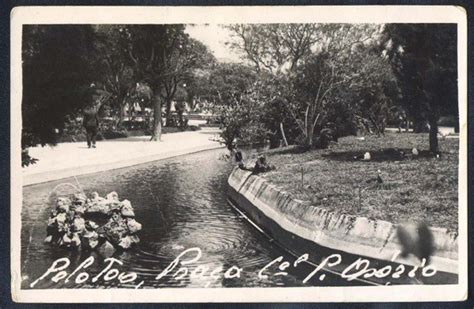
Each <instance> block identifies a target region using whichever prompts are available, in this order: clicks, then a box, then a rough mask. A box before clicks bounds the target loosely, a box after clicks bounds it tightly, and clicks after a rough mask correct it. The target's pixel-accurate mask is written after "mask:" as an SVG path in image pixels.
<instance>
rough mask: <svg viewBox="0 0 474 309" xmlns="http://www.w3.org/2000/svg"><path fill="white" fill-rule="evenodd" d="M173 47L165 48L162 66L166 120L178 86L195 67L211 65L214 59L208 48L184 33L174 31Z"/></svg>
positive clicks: (189, 76)
mask: <svg viewBox="0 0 474 309" xmlns="http://www.w3.org/2000/svg"><path fill="white" fill-rule="evenodd" d="M176 35H177V37H176V38H174V39H173V42H174V47H173V48H170V49H167V50H166V51H167V53H166V55H165V57H166V59H165V61H164V67H163V90H162V96H163V98H164V101H165V108H166V109H165V110H166V120H167V123H168V120H169V118H170V111H171V104H172V101H173V99H174V97H175V95H176V92H177V91H178V88H179V87H180V86H182V85H183V84H186V83H187V82H188V81H190V80H191V79H192V78H193V72H194V71H195V70H196V69H203V68H206V67H211V66H212V65H214V64H215V62H216V60H215V58H214V56H213V55H212V54H211V53H210V51H209V50H208V48H207V47H206V46H205V45H204V44H202V43H201V42H199V41H197V40H195V39H192V38H190V37H189V35H188V34H186V33H176Z"/></svg>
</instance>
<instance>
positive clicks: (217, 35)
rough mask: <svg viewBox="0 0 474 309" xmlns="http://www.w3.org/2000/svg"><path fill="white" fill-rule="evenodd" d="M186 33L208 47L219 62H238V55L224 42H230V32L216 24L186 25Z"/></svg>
mask: <svg viewBox="0 0 474 309" xmlns="http://www.w3.org/2000/svg"><path fill="white" fill-rule="evenodd" d="M186 32H187V33H188V34H189V35H190V36H191V37H192V38H194V39H196V40H199V41H201V42H202V43H204V44H205V45H207V46H208V47H209V49H210V50H211V51H212V53H213V54H214V56H215V57H216V58H217V60H218V61H220V62H240V58H239V55H238V54H236V53H235V52H233V51H232V50H231V49H230V48H229V47H228V46H226V45H225V42H228V41H230V40H231V35H230V31H229V30H227V29H224V28H222V27H221V26H219V25H216V24H208V25H204V24H203V25H186Z"/></svg>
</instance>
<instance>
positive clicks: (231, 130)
mask: <svg viewBox="0 0 474 309" xmlns="http://www.w3.org/2000/svg"><path fill="white" fill-rule="evenodd" d="M208 85H209V86H208V90H207V93H206V94H204V95H203V96H205V97H207V98H208V100H209V101H210V102H212V103H213V107H212V110H213V112H214V114H215V115H218V117H219V119H220V122H221V124H222V126H223V131H222V133H221V137H222V138H223V139H224V142H225V144H226V146H227V148H228V149H229V150H231V149H233V147H234V146H235V144H234V141H235V140H236V139H240V140H241V141H243V142H244V143H251V142H254V141H261V140H262V139H263V138H264V137H265V135H266V129H265V128H264V127H263V125H262V122H261V121H260V119H261V114H262V102H261V101H260V100H259V91H260V86H261V84H259V83H258V81H257V75H256V74H255V72H254V71H253V70H252V68H250V67H247V66H244V65H241V64H231V63H222V64H220V65H217V66H216V68H215V69H214V70H213V71H212V72H211V74H210V75H209V84H208Z"/></svg>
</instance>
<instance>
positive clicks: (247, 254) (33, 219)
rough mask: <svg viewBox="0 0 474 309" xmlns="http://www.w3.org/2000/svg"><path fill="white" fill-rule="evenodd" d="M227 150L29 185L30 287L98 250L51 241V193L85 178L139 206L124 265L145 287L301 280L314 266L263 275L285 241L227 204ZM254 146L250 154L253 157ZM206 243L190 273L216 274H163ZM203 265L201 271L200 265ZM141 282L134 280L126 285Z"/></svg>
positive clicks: (26, 257)
mask: <svg viewBox="0 0 474 309" xmlns="http://www.w3.org/2000/svg"><path fill="white" fill-rule="evenodd" d="M223 154H225V150H215V151H206V152H201V153H196V154H191V155H186V156H181V157H176V158H173V159H168V160H162V161H157V162H152V163H146V164H143V165H138V166H134V167H128V168H123V169H118V170H113V171H107V172H103V173H97V174H92V175H85V176H80V177H77V179H75V178H71V179H66V180H61V181H55V182H50V183H46V184H39V185H34V186H29V187H26V188H24V192H23V194H24V195H23V196H24V204H23V209H22V234H21V242H22V275H23V282H22V286H23V288H28V286H29V283H31V282H32V281H33V280H35V279H37V278H38V277H39V276H41V274H43V273H44V272H45V271H46V269H47V268H48V267H49V266H50V265H51V263H52V262H53V261H54V260H56V259H58V258H61V257H65V256H67V257H69V258H70V259H71V266H70V267H69V269H71V271H72V269H74V268H75V267H76V266H78V265H79V264H80V263H81V262H82V261H84V259H86V258H87V257H88V256H90V253H87V254H86V253H81V252H69V251H67V250H65V249H60V248H53V247H50V246H49V245H46V244H44V243H43V239H44V237H45V231H46V223H47V218H48V215H49V210H50V209H51V207H52V204H51V203H52V202H51V201H49V200H48V198H49V193H50V191H51V190H52V189H53V188H54V187H55V186H56V185H58V184H59V183H62V182H71V183H74V184H78V185H80V186H81V187H82V189H83V190H84V191H85V192H92V191H97V192H98V193H99V194H100V195H101V196H104V195H105V194H107V193H108V192H110V191H116V192H117V193H118V194H119V196H120V198H121V199H125V198H126V199H128V200H130V201H131V203H132V205H133V207H134V208H135V214H136V219H137V221H139V222H141V223H142V225H143V229H142V231H141V233H140V238H141V243H140V245H139V247H138V248H136V249H135V250H133V251H129V252H116V253H115V255H114V258H116V259H119V260H120V261H121V262H122V263H123V266H121V267H120V268H121V270H127V271H131V272H136V273H137V274H138V276H139V277H140V278H141V279H143V280H144V281H145V282H144V284H143V286H142V287H143V288H156V287H222V286H224V287H234V286H235V287H237V286H238V287H253V286H261V287H264V286H282V285H284V286H300V285H302V283H301V281H302V279H303V278H304V277H305V276H306V275H307V274H308V273H309V272H311V270H312V268H310V267H309V266H307V267H306V268H305V267H299V272H296V271H294V272H290V273H289V274H288V275H287V276H280V277H269V278H266V279H260V278H258V276H257V274H258V271H259V270H260V269H261V268H262V267H264V266H265V265H266V264H267V263H269V262H270V261H272V260H273V259H274V258H276V257H278V256H280V255H284V256H285V258H286V259H288V260H290V261H293V260H294V259H293V258H292V257H289V256H287V255H286V254H285V253H284V252H283V251H282V250H281V249H280V248H279V247H277V246H276V245H274V244H273V243H271V242H269V241H268V239H266V238H265V237H264V236H263V235H261V234H260V233H259V232H258V231H256V230H255V229H254V228H253V227H252V226H251V225H250V224H249V223H248V222H247V221H246V220H245V219H244V218H242V217H241V216H240V215H239V214H238V213H236V212H235V211H234V210H233V209H232V208H231V207H230V206H229V205H228V204H227V202H226V190H227V177H228V175H229V173H230V171H231V169H232V167H233V164H232V163H231V162H230V161H229V160H223V159H222V158H223ZM249 154H250V152H247V153H246V155H247V156H248V155H249ZM192 247H199V248H200V249H201V250H202V257H201V259H200V261H199V263H194V264H192V265H189V271H190V272H192V271H197V272H198V273H199V272H202V271H203V268H204V269H207V270H208V271H207V272H206V273H210V272H211V271H212V270H216V269H221V271H215V273H214V274H215V276H214V278H211V277H209V276H205V277H203V276H189V275H188V276H184V277H183V278H181V279H179V280H177V279H176V278H173V277H172V273H170V274H168V275H167V276H165V277H163V278H161V279H160V280H155V277H156V276H157V275H158V274H159V273H161V272H162V271H163V269H164V268H165V267H166V266H167V265H169V264H170V263H171V262H172V261H173V259H174V258H175V257H176V256H178V255H179V254H180V253H181V252H182V251H183V250H185V249H188V248H192ZM92 255H93V256H94V257H95V258H96V262H95V263H94V264H93V265H92V266H91V267H90V268H88V270H89V271H88V272H89V273H90V274H91V275H92V276H94V275H97V274H98V273H99V272H100V271H101V270H102V269H103V268H104V267H105V262H104V259H103V257H102V256H100V255H99V254H97V253H95V252H94V253H92ZM198 265H201V267H200V269H197V270H196V267H197V266H198ZM234 265H235V266H238V267H240V268H242V273H241V275H240V278H238V279H236V278H233V279H225V278H224V276H223V274H224V272H225V271H226V270H228V269H229V268H231V267H232V266H234ZM308 284H310V285H326V286H327V285H341V284H347V282H345V281H343V280H341V279H340V278H337V277H336V276H334V275H330V274H327V276H326V279H325V281H324V282H322V283H321V282H319V281H314V282H309V283H308ZM118 286H119V284H118V282H117V281H116V280H111V281H108V282H104V281H100V280H99V281H97V282H95V283H92V284H91V282H90V281H87V282H85V283H83V284H76V283H74V281H70V282H68V283H67V284H64V283H58V284H55V283H52V282H51V281H50V280H47V281H46V280H43V281H42V282H41V284H38V285H37V286H35V288H36V287H37V288H49V287H55V288H61V287H65V288H70V287H94V288H97V287H106V288H108V287H118ZM120 287H133V285H120Z"/></svg>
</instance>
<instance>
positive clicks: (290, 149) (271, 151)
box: [263, 145, 308, 155]
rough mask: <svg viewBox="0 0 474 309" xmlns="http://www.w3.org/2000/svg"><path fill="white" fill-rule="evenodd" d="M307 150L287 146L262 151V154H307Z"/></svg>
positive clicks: (295, 146)
mask: <svg viewBox="0 0 474 309" xmlns="http://www.w3.org/2000/svg"><path fill="white" fill-rule="evenodd" d="M307 151H308V149H307V148H305V147H301V146H297V145H293V146H288V147H283V148H274V149H268V150H266V151H264V152H263V153H265V154H271V155H276V154H282V155H285V154H300V153H304V152H307Z"/></svg>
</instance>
